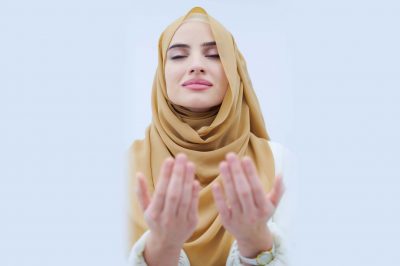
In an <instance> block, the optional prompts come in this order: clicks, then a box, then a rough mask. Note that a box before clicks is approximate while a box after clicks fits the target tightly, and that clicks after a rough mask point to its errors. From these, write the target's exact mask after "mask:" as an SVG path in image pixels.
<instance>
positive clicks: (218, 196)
mask: <svg viewBox="0 0 400 266" xmlns="http://www.w3.org/2000/svg"><path fill="white" fill-rule="evenodd" d="M212 191H213V196H214V200H215V205H216V206H217V209H218V212H219V214H220V215H221V220H222V223H223V224H227V223H228V222H229V221H230V218H231V215H230V210H229V208H228V205H227V204H226V202H225V198H224V196H223V194H222V189H221V186H220V185H219V184H217V183H215V184H214V185H213V186H212Z"/></svg>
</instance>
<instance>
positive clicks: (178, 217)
mask: <svg viewBox="0 0 400 266" xmlns="http://www.w3.org/2000/svg"><path fill="white" fill-rule="evenodd" d="M194 173H195V166H194V164H193V163H192V162H190V161H188V160H187V157H186V155H185V154H183V153H180V154H178V155H177V156H176V159H173V158H172V157H169V158H167V159H165V160H164V162H163V164H162V167H161V171H160V175H159V179H158V182H157V186H156V189H155V192H154V194H153V196H152V197H151V198H150V195H149V191H148V189H147V182H146V178H145V177H144V175H143V174H142V173H140V172H138V173H137V178H138V186H137V188H138V189H137V194H138V198H139V203H140V206H141V208H142V210H143V211H144V218H145V221H146V223H147V225H148V226H149V229H150V235H151V237H152V238H153V239H157V241H158V243H165V244H166V245H168V246H174V247H182V245H183V244H184V243H185V241H186V240H187V239H188V238H189V237H190V236H191V235H192V233H193V231H194V230H195V228H196V225H197V221H198V211H197V208H198V202H199V190H200V184H199V182H198V181H197V180H195V178H194Z"/></svg>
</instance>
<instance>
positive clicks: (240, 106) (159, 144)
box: [128, 7, 275, 266]
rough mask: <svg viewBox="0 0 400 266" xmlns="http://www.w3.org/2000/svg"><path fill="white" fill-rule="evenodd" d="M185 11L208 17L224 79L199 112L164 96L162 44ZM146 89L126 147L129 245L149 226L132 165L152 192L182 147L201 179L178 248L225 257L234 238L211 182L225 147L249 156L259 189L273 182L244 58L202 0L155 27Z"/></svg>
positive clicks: (218, 259)
mask: <svg viewBox="0 0 400 266" xmlns="http://www.w3.org/2000/svg"><path fill="white" fill-rule="evenodd" d="M188 19H190V20H203V21H206V22H207V23H209V25H210V28H211V31H212V34H213V36H214V39H215V42H216V45H217V49H218V53H219V55H220V60H221V63H222V66H223V68H224V71H225V75H226V76H227V79H228V89H227V91H226V93H225V97H224V99H223V100H222V103H221V104H220V105H218V106H215V107H213V108H211V109H210V110H208V111H205V112H193V111H190V110H188V109H187V108H185V107H182V106H178V105H175V104H173V103H172V102H170V101H169V99H168V97H167V91H166V85H165V84H166V83H165V76H164V66H165V61H166V53H167V49H168V47H169V45H170V41H171V39H172V37H173V35H174V33H175V31H176V30H177V29H178V28H179V26H180V25H181V24H182V23H184V22H185V21H186V20H188ZM151 97H152V98H151V105H152V121H151V124H150V125H149V126H148V127H147V128H146V131H145V137H144V139H140V140H135V141H134V142H133V144H132V145H131V147H130V148H129V150H128V169H129V175H128V195H129V197H128V198H129V202H128V216H129V217H128V231H129V236H128V238H129V241H128V242H129V243H128V249H130V248H131V247H132V245H133V244H134V243H135V242H136V241H137V240H138V239H139V238H140V236H141V235H142V234H143V233H144V232H145V231H146V230H148V227H147V225H146V223H145V220H144V217H143V211H142V210H141V208H140V205H139V202H138V199H137V196H136V192H135V187H136V185H137V180H136V172H142V173H143V174H144V176H145V177H146V178H147V184H148V186H149V188H148V189H149V191H150V193H153V192H154V190H155V187H156V184H157V182H158V175H159V172H160V168H161V165H162V163H163V161H164V160H165V159H166V158H168V157H175V155H177V154H178V153H180V152H183V153H185V154H186V155H187V157H188V160H190V161H192V162H194V163H195V165H196V173H195V178H196V179H197V180H198V181H199V182H200V184H201V190H200V193H199V197H200V198H199V209H198V212H199V220H198V224H197V227H196V229H195V231H194V233H193V234H192V236H191V237H190V238H189V239H188V240H187V241H186V242H185V243H184V245H183V249H184V251H185V253H186V254H187V255H188V258H189V260H190V264H191V265H193V266H199V265H225V264H226V259H227V257H228V254H229V250H230V247H231V245H232V243H233V241H234V238H233V236H232V235H231V234H230V233H229V232H228V231H226V230H225V229H224V227H223V226H222V224H221V221H220V217H219V214H218V211H217V209H216V206H215V203H214V200H213V195H212V190H211V186H212V184H213V183H214V182H220V183H221V185H222V182H221V178H222V177H221V176H220V173H219V167H218V166H219V163H220V162H221V161H223V160H224V159H225V155H226V154H227V153H228V152H235V153H236V154H238V156H239V157H244V156H249V157H251V158H252V159H253V161H254V164H255V166H256V168H257V172H258V175H259V178H260V180H261V183H262V185H263V188H264V190H265V191H266V192H268V191H270V189H271V188H272V182H273V179H274V173H275V169H274V159H273V155H272V151H271V148H270V146H269V143H268V140H269V139H270V138H269V136H268V134H267V131H266V128H265V124H264V119H263V116H262V113H261V108H260V105H259V102H258V100H257V97H256V94H255V92H254V90H253V86H252V83H251V81H250V78H249V75H248V72H247V66H246V62H245V59H244V58H243V55H242V54H241V52H240V51H239V49H238V47H237V46H236V43H235V40H234V38H233V36H232V34H231V33H230V32H229V31H228V30H227V29H225V28H224V26H223V25H221V24H220V23H219V22H218V21H217V20H215V19H214V18H213V17H212V16H210V15H208V13H207V12H206V11H205V10H204V9H203V8H201V7H194V8H192V9H191V10H190V11H189V12H188V13H187V14H186V15H184V16H182V17H180V18H178V19H177V20H175V21H174V22H172V23H171V24H170V25H169V26H168V27H167V28H166V29H165V30H164V31H163V32H162V34H161V36H160V38H159V42H158V66H157V70H156V74H155V77H154V81H153V87H152V95H151ZM205 258H206V260H207V261H206V262H205Z"/></svg>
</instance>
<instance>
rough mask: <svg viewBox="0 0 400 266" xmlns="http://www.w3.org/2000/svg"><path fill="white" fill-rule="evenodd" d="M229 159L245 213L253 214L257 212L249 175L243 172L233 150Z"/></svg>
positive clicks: (230, 168) (228, 156)
mask: <svg viewBox="0 0 400 266" xmlns="http://www.w3.org/2000/svg"><path fill="white" fill-rule="evenodd" d="M227 160H228V166H229V170H230V171H231V175H232V176H233V181H234V184H235V189H236V192H237V195H238V198H239V202H240V204H241V206H242V210H243V213H244V214H246V215H248V214H253V213H254V212H255V203H254V200H253V193H252V191H251V188H250V185H249V183H248V181H247V177H246V175H245V173H244V172H243V169H242V164H241V163H240V160H239V158H238V157H237V155H236V154H234V153H233V152H230V153H228V155H227Z"/></svg>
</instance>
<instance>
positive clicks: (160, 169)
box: [129, 7, 287, 266]
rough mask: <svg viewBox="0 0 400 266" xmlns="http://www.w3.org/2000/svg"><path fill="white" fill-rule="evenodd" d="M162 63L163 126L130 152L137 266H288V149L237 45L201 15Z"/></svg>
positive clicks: (162, 48)
mask: <svg viewBox="0 0 400 266" xmlns="http://www.w3.org/2000/svg"><path fill="white" fill-rule="evenodd" d="M158 55H159V56H158V59H159V64H158V68H157V72H156V76H155V79H154V83H153V91H152V114H153V120H152V123H151V125H150V126H149V127H148V128H147V129H146V135H145V138H144V139H143V140H136V141H135V142H134V143H133V145H132V147H131V148H130V156H131V157H130V161H129V164H130V179H129V181H130V184H129V196H130V201H129V218H130V220H129V232H130V239H129V240H130V241H129V250H130V257H129V263H130V265H178V263H179V265H194V266H198V265H287V256H286V250H285V248H284V243H283V241H282V233H281V232H280V230H279V229H278V226H277V224H275V223H274V222H273V219H274V217H275V210H276V209H277V207H278V204H279V202H280V199H281V197H282V195H283V193H284V185H283V182H282V175H279V174H278V175H276V173H279V172H280V171H281V169H278V168H279V167H277V165H278V163H277V162H278V160H281V155H279V153H282V151H283V149H282V147H281V146H279V145H278V144H276V143H275V144H273V143H272V142H270V141H269V136H268V134H267V132H266V129H265V125H264V120H263V117H262V114H261V109H260V106H259V103H258V100H257V97H256V95H255V93H254V91H253V88H252V84H251V81H250V79H249V76H248V73H247V69H246V63H245V60H244V58H243V57H242V54H241V53H240V51H239V50H238V48H237V46H236V43H235V41H234V38H233V37H232V35H231V34H230V33H229V31H227V30H226V29H225V28H224V27H223V26H222V25H221V24H220V23H219V22H217V21H216V20H215V19H214V18H212V17H211V16H209V15H208V14H207V13H206V11H205V10H204V9H202V8H200V7H195V8H193V9H191V10H190V11H189V12H188V13H187V14H186V15H185V16H183V17H180V18H179V19H177V20H176V21H174V22H173V23H172V24H171V25H169V26H168V27H167V28H166V29H165V31H164V32H163V33H162V34H161V36H160V39H159V54H158ZM278 157H279V158H278ZM275 175H276V177H275ZM136 194H137V195H136ZM151 194H152V196H150V195H151ZM136 196H137V198H136ZM273 215H274V217H273Z"/></svg>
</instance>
